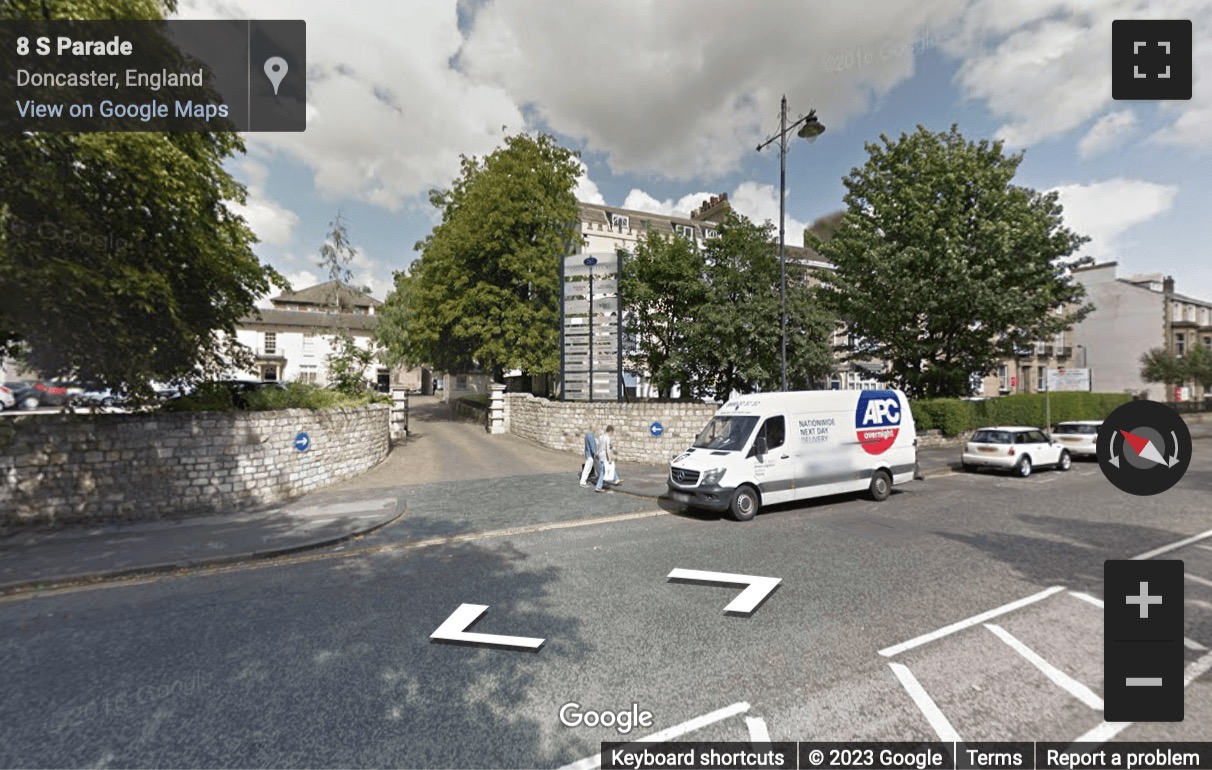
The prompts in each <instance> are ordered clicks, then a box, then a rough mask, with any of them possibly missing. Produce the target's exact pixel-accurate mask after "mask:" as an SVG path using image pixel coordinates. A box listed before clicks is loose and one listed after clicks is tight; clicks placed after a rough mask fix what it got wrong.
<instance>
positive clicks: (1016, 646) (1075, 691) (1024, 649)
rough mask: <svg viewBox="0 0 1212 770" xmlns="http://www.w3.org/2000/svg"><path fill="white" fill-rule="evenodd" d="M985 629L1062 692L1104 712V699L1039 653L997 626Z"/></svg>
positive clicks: (986, 625) (991, 625)
mask: <svg viewBox="0 0 1212 770" xmlns="http://www.w3.org/2000/svg"><path fill="white" fill-rule="evenodd" d="M985 628H987V629H989V630H990V631H992V632H993V633H994V635H996V636H997V638H998V639H1001V640H1002V641H1003V642H1005V643H1006V644H1008V645H1010V648H1011V649H1012V650H1014V651H1015V652H1017V653H1018V654H1019V655H1022V656H1023V657H1024V658H1026V659H1027V661H1028V662H1029V663H1030V664H1031V665H1033V666H1035V667H1036V668H1038V669H1039V670H1040V672H1041V673H1043V675H1044V676H1046V677H1048V678H1049V679H1050V680H1052V683H1053V684H1055V685H1056V686H1057V687H1060V688H1061V689H1062V690H1064V691H1065V692H1067V693H1069V694H1070V695H1072V696H1073V697H1074V698H1077V699H1078V700H1079V701H1081V702H1082V703H1085V704H1086V705H1087V706H1089V707H1090V708H1092V709H1094V710H1095V711H1102V710H1103V699H1102V698H1100V697H1098V696H1097V695H1095V694H1094V692H1093V691H1091V690H1090V688H1089V687H1087V686H1086V685H1084V684H1082V683H1081V682H1079V681H1077V680H1076V679H1074V678H1073V677H1071V676H1069V675H1068V674H1066V673H1065V672H1064V671H1061V670H1060V669H1059V668H1057V667H1056V666H1054V665H1052V664H1051V663H1049V662H1048V661H1046V660H1044V659H1043V657H1042V656H1041V655H1040V654H1039V653H1037V652H1036V651H1035V650H1033V649H1031V648H1030V647H1028V646H1027V645H1025V644H1023V643H1022V641H1020V640H1019V639H1018V638H1017V637H1015V636H1014V635H1013V634H1011V633H1010V632H1009V631H1007V630H1006V629H1004V628H1002V627H1001V626H995V625H993V624H992V623H986V624H985Z"/></svg>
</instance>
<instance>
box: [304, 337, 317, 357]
mask: <svg viewBox="0 0 1212 770" xmlns="http://www.w3.org/2000/svg"><path fill="white" fill-rule="evenodd" d="M315 354H316V333H315V332H304V333H303V355H305V356H309V357H310V356H314V355H315Z"/></svg>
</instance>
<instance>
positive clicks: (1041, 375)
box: [1035, 366, 1048, 391]
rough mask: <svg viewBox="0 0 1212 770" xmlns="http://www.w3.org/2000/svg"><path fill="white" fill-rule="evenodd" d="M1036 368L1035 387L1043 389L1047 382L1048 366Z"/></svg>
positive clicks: (1039, 389)
mask: <svg viewBox="0 0 1212 770" xmlns="http://www.w3.org/2000/svg"><path fill="white" fill-rule="evenodd" d="M1036 369H1037V370H1038V374H1037V375H1036V380H1035V389H1036V390H1038V391H1043V390H1044V389H1045V387H1046V386H1047V384H1048V367H1046V366H1039V367H1036Z"/></svg>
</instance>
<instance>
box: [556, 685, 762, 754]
mask: <svg viewBox="0 0 1212 770" xmlns="http://www.w3.org/2000/svg"><path fill="white" fill-rule="evenodd" d="M748 710H749V704H748V703H745V702H741V703H734V704H732V705H731V706H727V707H725V708H722V709H719V710H718V711H712V712H711V713H710V714H704V715H703V716H701V717H695V718H694V719H691V720H690V721H689V722H683V723H681V724H680V725H674V726H673V727H669V728H666V729H664V730H661V731H660V732H657V733H653V734H652V735H649V736H647V737H644V738H637V739H636V740H635V741H634V742H635V743H663V742H665V741H668V740H672V739H673V738H680V737H681V736H683V735H685V734H686V733H692V732H694V731H695V730H698V729H700V728H703V727H706V726H707V725H709V724H712V723H714V722H720V721H722V720H725V719H727V718H728V717H734V716H736V715H737V714H743V713H745V712H746V711H748ZM601 766H602V755H601V754H594V755H593V756H592V757H585V758H584V759H581V760H578V761H576V762H573V763H572V764H571V765H565V766H564V767H562V768H560V770H594V768H598V767H601Z"/></svg>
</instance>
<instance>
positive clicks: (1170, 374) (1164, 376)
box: [1140, 348, 1187, 387]
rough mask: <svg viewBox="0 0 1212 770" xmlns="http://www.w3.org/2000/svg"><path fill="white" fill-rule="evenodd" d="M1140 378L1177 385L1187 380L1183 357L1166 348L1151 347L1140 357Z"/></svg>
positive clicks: (1146, 380)
mask: <svg viewBox="0 0 1212 770" xmlns="http://www.w3.org/2000/svg"><path fill="white" fill-rule="evenodd" d="M1140 378H1141V379H1142V380H1144V381H1145V382H1160V383H1161V384H1163V385H1173V386H1174V387H1179V386H1181V385H1182V384H1183V383H1184V382H1186V381H1187V367H1186V364H1185V363H1184V361H1183V359H1181V358H1179V357H1178V356H1176V355H1174V353H1172V352H1171V351H1169V350H1167V349H1166V348H1153V349H1152V350H1150V351H1148V352H1147V353H1144V354H1142V355H1141V357H1140Z"/></svg>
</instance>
